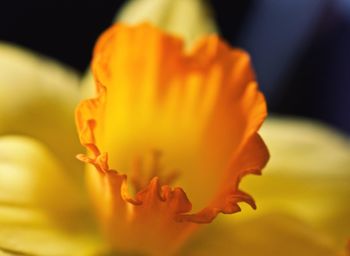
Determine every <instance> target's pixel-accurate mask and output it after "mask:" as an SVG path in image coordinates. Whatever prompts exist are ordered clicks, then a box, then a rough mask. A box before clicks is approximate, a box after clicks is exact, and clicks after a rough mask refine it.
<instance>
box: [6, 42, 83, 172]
mask: <svg viewBox="0 0 350 256" xmlns="http://www.w3.org/2000/svg"><path fill="white" fill-rule="evenodd" d="M78 82H79V79H78V75H77V74H76V73H75V72H73V71H71V70H70V69H68V68H66V67H64V66H62V65H60V64H58V63H56V62H54V61H52V60H49V59H47V58H44V57H41V56H37V55H35V54H34V53H31V52H29V51H26V50H23V49H21V48H17V47H15V46H11V45H8V44H5V43H1V44H0V135H4V134H5V135H6V134H19V135H27V136H30V137H34V138H36V139H38V140H40V141H42V142H43V143H45V144H46V145H47V146H48V147H49V149H50V150H52V151H53V152H54V154H55V155H56V156H58V157H59V158H60V159H61V160H62V161H63V164H64V165H65V167H66V168H67V169H70V173H71V174H73V173H74V170H76V172H77V171H79V169H81V165H80V164H79V163H78V162H77V161H76V160H75V159H74V155H75V154H76V152H79V150H80V146H79V142H78V139H77V136H76V131H75V127H74V108H75V106H76V104H77V102H78V101H79V90H78Z"/></svg>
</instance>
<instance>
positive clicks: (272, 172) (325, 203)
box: [238, 117, 350, 248]
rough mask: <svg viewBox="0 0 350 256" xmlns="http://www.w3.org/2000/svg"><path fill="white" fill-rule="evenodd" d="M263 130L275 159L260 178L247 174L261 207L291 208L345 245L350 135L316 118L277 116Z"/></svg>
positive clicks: (349, 229)
mask: <svg viewBox="0 0 350 256" xmlns="http://www.w3.org/2000/svg"><path fill="white" fill-rule="evenodd" d="M262 134H263V136H264V138H265V139H266V141H267V144H268V145H269V149H270V151H271V155H272V156H273V157H272V158H271V161H270V163H269V165H268V166H267V169H266V171H265V174H264V176H263V177H261V178H260V179H256V178H255V177H248V178H247V179H245V180H244V181H243V183H242V187H243V188H244V189H246V190H249V191H252V192H251V193H252V195H253V196H254V198H255V199H256V202H257V204H258V211H257V212H256V213H251V214H249V211H245V212H244V214H241V215H240V216H238V217H247V216H252V215H256V214H265V213H267V212H276V211H279V212H281V211H282V212H283V211H284V212H288V213H290V214H293V215H295V216H297V217H298V218H300V219H302V220H304V221H306V222H307V223H309V224H310V225H313V226H315V227H317V228H318V229H320V230H322V231H323V232H325V233H326V234H328V235H329V236H331V237H332V238H333V239H334V240H335V241H336V243H337V245H338V247H339V248H343V247H344V245H345V244H346V241H347V240H348V239H349V238H350V218H349V216H350V204H349V198H350V142H349V138H347V137H345V136H343V135H341V134H339V133H337V132H336V131H335V130H332V129H330V128H329V127H327V126H325V125H322V124H319V123H316V122H314V121H311V120H300V119H292V118H277V117H276V118H272V119H269V120H268V121H267V122H266V125H265V126H264V127H263V129H262Z"/></svg>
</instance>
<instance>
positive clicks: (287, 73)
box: [0, 0, 350, 134]
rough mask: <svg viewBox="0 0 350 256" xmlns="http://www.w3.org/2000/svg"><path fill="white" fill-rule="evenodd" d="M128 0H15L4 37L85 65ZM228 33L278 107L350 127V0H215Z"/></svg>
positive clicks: (5, 11) (0, 19)
mask: <svg viewBox="0 0 350 256" xmlns="http://www.w3.org/2000/svg"><path fill="white" fill-rule="evenodd" d="M124 2H125V1H118V0H113V1H112V0H104V1H103V0H100V1H89V0H85V1H80V0H74V1H68V0H67V1H63V0H61V1H54V0H51V1H34V0H32V1H29V0H27V1H7V2H6V4H5V3H4V2H3V3H2V4H1V5H0V40H3V41H10V42H13V43H16V44H18V45H22V46H26V47H27V48H30V49H33V50H35V51H37V52H40V53H42V54H46V55H49V56H51V57H54V58H56V59H58V60H60V61H61V62H64V63H66V64H68V65H70V66H72V67H74V68H76V69H78V70H80V71H84V70H85V68H86V65H87V63H89V61H90V58H91V50H92V48H93V45H94V42H95V40H96V38H97V36H98V35H99V34H100V33H101V32H102V31H103V30H104V29H105V28H106V27H107V26H108V25H109V24H110V23H111V20H112V18H113V17H114V14H115V12H116V11H117V10H118V8H120V6H121V4H122V3H124ZM210 2H211V3H212V6H213V8H214V12H215V13H216V17H217V22H218V24H219V27H220V30H221V33H222V35H223V37H225V39H226V40H228V41H229V42H230V43H231V44H232V45H234V46H239V47H242V48H245V49H247V50H248V51H249V52H250V53H251V54H252V59H253V63H254V66H255V68H256V71H257V75H258V80H259V83H260V86H261V89H262V90H263V91H264V92H265V94H266V96H267V100H268V105H269V109H270V112H274V113H282V114H292V115H300V116H306V117H312V118H316V119H318V120H321V121H325V122H327V123H329V124H332V125H333V126H335V127H337V128H338V129H340V130H343V131H345V132H347V133H349V134H350V113H349V111H350V0H307V1H306V0H255V1H254V0H235V1H227V0H212V1H210Z"/></svg>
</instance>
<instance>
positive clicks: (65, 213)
mask: <svg viewBox="0 0 350 256" xmlns="http://www.w3.org/2000/svg"><path fill="white" fill-rule="evenodd" d="M74 181H75V180H74V179H72V178H71V177H70V176H69V175H68V174H67V170H65V169H64V165H62V164H61V162H60V161H59V159H58V158H56V156H55V155H53V154H52V152H51V151H50V150H49V149H48V148H47V147H46V146H45V145H44V144H42V143H40V142H39V141H37V140H35V139H32V138H29V137H25V136H1V137H0V208H3V207H15V208H17V207H24V208H33V209H40V210H43V211H45V212H48V213H50V214H51V215H52V217H53V218H55V219H57V220H58V221H62V220H69V218H70V217H71V216H73V215H76V214H77V213H78V212H80V211H82V210H85V206H86V198H85V197H84V195H83V191H81V190H80V187H79V186H78V185H77V184H76V183H75V182H74ZM69 221H70V220H69ZM72 221H73V220H72Z"/></svg>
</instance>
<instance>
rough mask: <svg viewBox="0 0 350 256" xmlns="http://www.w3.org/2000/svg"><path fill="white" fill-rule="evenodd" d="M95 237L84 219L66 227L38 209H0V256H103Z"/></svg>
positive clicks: (9, 207)
mask: <svg viewBox="0 0 350 256" xmlns="http://www.w3.org/2000/svg"><path fill="white" fill-rule="evenodd" d="M93 234H94V233H92V232H91V229H89V228H87V227H86V226H85V225H84V223H83V221H82V220H81V219H76V222H75V225H74V226H69V227H67V226H62V225H61V224H60V223H57V222H54V221H53V220H52V219H51V218H50V217H49V216H48V215H46V214H45V213H44V212H42V211H38V210H36V209H29V208H28V207H18V208H16V207H13V206H3V205H1V206H0V255H45V256H61V255H77V256H95V255H102V254H99V253H100V252H101V251H102V248H101V244H102V243H100V240H99V238H98V237H95V236H94V235H93Z"/></svg>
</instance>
